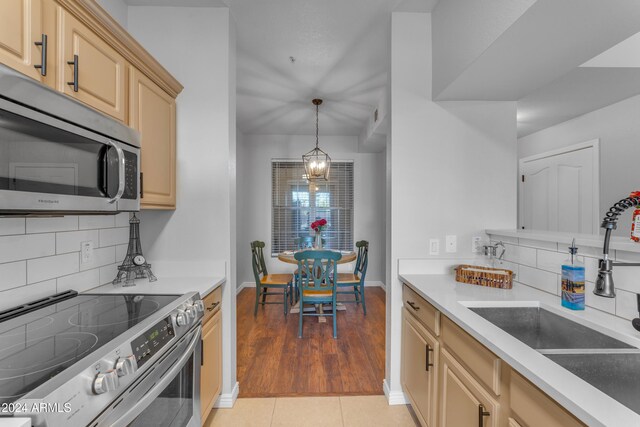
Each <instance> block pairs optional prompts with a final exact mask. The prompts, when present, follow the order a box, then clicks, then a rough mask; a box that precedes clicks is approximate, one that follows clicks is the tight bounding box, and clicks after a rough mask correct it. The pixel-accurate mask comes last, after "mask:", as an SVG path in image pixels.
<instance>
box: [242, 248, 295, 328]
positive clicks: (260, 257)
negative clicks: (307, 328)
mask: <svg viewBox="0 0 640 427" xmlns="http://www.w3.org/2000/svg"><path fill="white" fill-rule="evenodd" d="M264 246H265V245H264V242H261V241H259V240H256V241H254V242H251V266H252V267H253V276H254V278H255V280H256V303H255V307H254V309H253V315H254V316H256V315H257V314H258V304H262V305H265V304H284V315H285V316H286V315H287V313H288V312H289V310H288V308H289V307H288V305H287V301H290V302H291V303H292V304H293V300H292V298H293V290H292V283H293V275H292V274H269V272H268V271H267V265H266V264H265V262H264V253H263V249H264ZM269 288H275V289H283V290H284V291H283V294H284V295H283V294H281V293H280V292H269ZM269 295H283V301H282V303H280V302H277V301H267V296H269ZM261 299H262V301H260V300H261Z"/></svg>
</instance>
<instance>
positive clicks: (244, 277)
mask: <svg viewBox="0 0 640 427" xmlns="http://www.w3.org/2000/svg"><path fill="white" fill-rule="evenodd" d="M314 144H315V136H312V135H244V136H243V141H242V142H241V143H240V142H239V148H238V194H241V195H242V197H241V198H240V199H239V200H238V284H242V283H244V282H255V280H254V277H253V272H252V269H251V256H250V255H251V252H250V247H249V242H251V241H253V240H262V241H264V242H265V243H266V244H267V248H266V253H268V254H270V253H271V252H270V250H271V249H270V248H271V160H272V159H298V158H300V156H301V155H302V154H303V153H305V152H307V151H309V149H311V148H312V147H313V145H314ZM240 146H241V147H240ZM320 147H321V148H322V149H323V150H326V151H327V152H328V153H329V155H331V157H332V159H334V160H353V161H354V242H355V241H358V240H363V239H364V240H368V241H369V264H368V268H367V277H366V280H367V282H384V279H385V262H384V257H385V249H384V248H385V190H384V188H385V187H384V179H385V176H384V170H385V168H384V153H358V152H357V151H358V137H357V136H321V137H320ZM265 261H266V262H267V269H268V270H269V272H270V273H278V272H289V271H293V270H294V268H295V267H294V266H293V265H288V264H285V263H283V262H281V261H278V259H277V258H271V257H266V259H265ZM352 268H353V267H352Z"/></svg>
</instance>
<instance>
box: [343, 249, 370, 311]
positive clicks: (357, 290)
mask: <svg viewBox="0 0 640 427" xmlns="http://www.w3.org/2000/svg"><path fill="white" fill-rule="evenodd" d="M356 248H357V250H358V258H357V259H356V266H355V268H354V269H353V274H351V273H339V274H338V283H337V287H338V291H337V294H338V295H341V294H347V295H355V301H340V302H341V303H345V302H347V303H351V302H353V303H356V304H359V303H360V302H362V311H364V314H365V315H366V314H367V305H366V303H365V301H364V278H365V276H366V275H367V264H368V263H369V242H367V241H366V240H360V241H359V242H356ZM345 288H348V289H349V290H348V291H344V290H341V289H345Z"/></svg>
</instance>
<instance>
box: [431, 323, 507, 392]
mask: <svg viewBox="0 0 640 427" xmlns="http://www.w3.org/2000/svg"><path fill="white" fill-rule="evenodd" d="M441 322H442V329H441V333H442V342H443V344H444V346H445V347H447V348H448V349H449V350H450V351H451V352H452V353H454V354H455V355H456V356H457V358H458V360H459V361H460V362H461V363H462V364H463V365H465V366H466V367H467V368H469V370H470V371H471V373H472V374H473V375H474V376H475V377H476V378H478V380H480V382H482V383H483V384H484V385H485V386H486V387H488V388H489V389H490V390H491V391H493V392H494V393H495V394H496V395H500V370H501V368H502V367H501V363H502V361H501V360H500V358H499V357H498V356H496V355H495V354H493V353H492V352H491V351H489V350H487V348H486V347H484V346H483V345H482V344H480V343H479V342H478V341H476V340H475V338H473V337H472V336H471V335H469V334H467V333H466V332H465V331H463V330H462V329H461V328H460V327H459V326H457V325H455V324H454V323H453V322H452V321H451V320H449V319H448V318H446V317H445V316H442V321H441Z"/></svg>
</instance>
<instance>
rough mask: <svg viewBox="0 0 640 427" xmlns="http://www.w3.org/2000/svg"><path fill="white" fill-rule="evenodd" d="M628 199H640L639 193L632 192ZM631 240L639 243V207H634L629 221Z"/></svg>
mask: <svg viewBox="0 0 640 427" xmlns="http://www.w3.org/2000/svg"><path fill="white" fill-rule="evenodd" d="M630 197H640V191H634V192H633V193H631V196H630ZM631 240H633V241H634V242H638V243H640V206H636V209H635V210H634V211H633V219H632V220H631Z"/></svg>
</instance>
